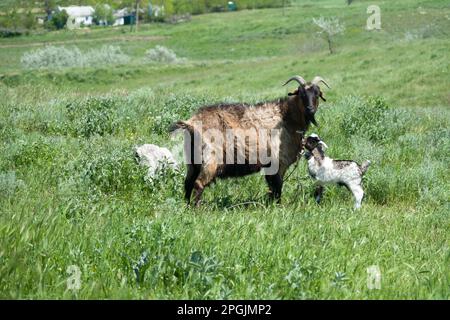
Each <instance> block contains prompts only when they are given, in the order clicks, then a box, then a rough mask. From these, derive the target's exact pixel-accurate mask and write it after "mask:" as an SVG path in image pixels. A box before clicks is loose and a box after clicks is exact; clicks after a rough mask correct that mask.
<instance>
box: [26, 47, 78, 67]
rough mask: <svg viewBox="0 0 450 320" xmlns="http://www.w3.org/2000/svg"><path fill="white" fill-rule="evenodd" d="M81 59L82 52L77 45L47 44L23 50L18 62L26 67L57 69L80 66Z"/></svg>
mask: <svg viewBox="0 0 450 320" xmlns="http://www.w3.org/2000/svg"><path fill="white" fill-rule="evenodd" d="M82 60H83V59H82V53H81V51H80V50H79V49H78V48H77V47H73V48H71V49H69V48H66V47H55V46H48V47H45V48H43V49H36V50H32V51H29V52H25V53H24V55H23V56H22V58H21V60H20V62H21V63H22V65H23V66H24V67H25V68H27V69H45V68H51V69H57V68H67V67H74V66H80V65H81V64H82Z"/></svg>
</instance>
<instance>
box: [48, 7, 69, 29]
mask: <svg viewBox="0 0 450 320" xmlns="http://www.w3.org/2000/svg"><path fill="white" fill-rule="evenodd" d="M67 19H69V15H68V14H67V12H66V11H65V10H62V11H59V12H56V13H54V14H53V16H52V19H51V20H50V21H49V24H48V25H49V26H50V27H51V28H54V29H57V30H59V29H62V28H64V27H65V26H66V24H67Z"/></svg>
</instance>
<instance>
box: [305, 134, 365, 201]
mask: <svg viewBox="0 0 450 320" xmlns="http://www.w3.org/2000/svg"><path fill="white" fill-rule="evenodd" d="M303 143H304V145H305V149H306V152H305V157H306V159H307V160H308V171H309V174H310V176H311V177H312V178H313V179H315V180H316V181H317V186H316V190H315V192H314V197H315V198H316V201H317V203H319V202H320V200H321V197H322V193H323V189H324V185H325V184H330V183H336V184H338V185H344V186H346V187H347V189H349V190H350V191H351V192H352V193H353V196H354V197H355V209H359V208H360V207H361V201H362V199H363V197H364V191H363V188H362V184H361V182H362V177H363V175H364V174H365V173H366V171H367V168H368V167H369V165H370V161H369V160H366V161H364V162H363V164H362V165H359V164H358V163H356V162H355V161H352V160H333V159H330V158H329V157H326V156H325V154H324V150H325V149H326V148H328V147H327V145H326V144H325V143H324V142H323V141H322V140H321V139H320V138H319V136H318V135H316V134H312V135H310V136H308V137H307V138H306V139H305V140H304V142H303Z"/></svg>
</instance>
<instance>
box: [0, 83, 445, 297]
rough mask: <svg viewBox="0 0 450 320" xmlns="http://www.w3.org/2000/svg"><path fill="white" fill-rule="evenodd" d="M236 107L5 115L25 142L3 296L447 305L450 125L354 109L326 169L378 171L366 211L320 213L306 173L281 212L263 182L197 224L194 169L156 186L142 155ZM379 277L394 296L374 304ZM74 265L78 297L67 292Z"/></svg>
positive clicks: (234, 185) (78, 104)
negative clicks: (201, 118) (188, 180)
mask: <svg viewBox="0 0 450 320" xmlns="http://www.w3.org/2000/svg"><path fill="white" fill-rule="evenodd" d="M233 99H235V98H233V97H223V96H222V97H221V96H214V95H211V94H210V93H205V94H193V93H190V92H186V91H185V92H183V91H180V92H177V93H170V92H168V91H166V90H144V89H141V90H137V91H135V92H132V93H130V94H129V95H126V96H124V95H121V94H114V93H111V94H108V95H105V96H94V97H85V98H84V99H77V98H71V97H67V96H64V95H61V96H59V97H57V98H55V99H53V100H52V101H51V102H43V103H41V104H39V105H36V104H33V103H28V102H27V101H26V100H25V98H23V101H22V102H20V99H19V101H15V102H14V104H15V105H14V107H12V106H11V105H10V104H8V102H7V101H3V102H2V107H1V111H2V114H3V115H4V116H5V117H6V118H8V119H12V120H13V121H11V122H7V123H5V124H4V125H5V126H6V128H4V132H9V131H13V132H14V134H13V135H10V136H9V139H8V140H3V142H2V145H1V151H2V152H1V153H0V154H1V156H0V190H2V193H1V196H0V207H1V211H2V214H1V215H0V233H1V237H0V244H1V245H0V248H1V249H0V255H1V259H2V264H1V265H0V293H1V296H2V297H7V298H57V297H58V298H59V297H66V298H69V297H76V298H113V297H115V298H200V299H203V298H287V299H290V298H381V297H383V298H406V297H408V298H448V279H449V278H448V269H447V268H446V265H447V263H448V252H449V251H448V250H449V249H448V246H446V244H445V241H446V238H447V236H446V235H447V231H448V230H447V227H446V221H448V214H447V212H448V190H449V184H448V177H449V170H448V166H447V163H446V161H447V159H446V155H448V153H449V151H450V150H449V148H450V146H449V143H448V139H447V137H448V134H449V131H448V122H449V116H448V114H447V113H446V112H444V113H442V114H443V115H445V116H443V117H441V118H436V117H430V116H429V114H428V113H423V114H422V113H419V112H415V111H408V112H404V111H403V110H401V109H398V108H393V107H392V106H389V105H387V104H386V102H384V101H383V100H382V99H379V98H371V97H369V98H356V97H353V96H349V97H347V98H345V99H343V100H341V101H338V102H337V103H334V104H331V103H329V104H325V105H324V106H322V107H321V109H320V111H319V113H318V117H317V118H318V122H319V124H320V127H319V128H314V131H316V132H318V133H319V134H320V135H321V137H322V138H323V139H324V140H325V141H326V142H327V144H328V145H329V146H330V148H329V150H328V151H327V152H328V154H329V155H330V156H331V157H333V158H346V159H355V160H357V161H362V160H365V159H371V160H373V165H372V166H371V167H370V169H369V171H368V172H367V175H366V177H365V181H364V186H365V189H366V193H367V196H366V199H365V201H364V203H363V208H362V210H361V211H359V212H354V211H352V200H351V195H350V194H349V193H348V192H347V191H346V190H344V189H340V188H336V187H329V188H327V191H326V194H325V197H324V201H323V203H322V204H321V205H320V206H317V205H316V204H315V203H314V201H313V198H312V190H313V182H312V181H311V180H309V179H308V178H307V172H306V166H305V162H304V161H301V163H300V165H299V167H298V168H297V169H296V172H295V173H294V174H293V175H292V176H291V178H290V179H289V180H288V181H287V182H286V183H285V186H284V193H283V203H282V204H281V205H274V204H269V203H268V202H266V201H265V196H264V194H265V189H266V187H265V183H264V181H263V180H264V179H262V177H260V176H258V175H254V176H250V177H247V178H241V179H239V180H226V181H218V183H217V184H215V185H214V186H212V187H210V188H208V190H207V191H206V192H205V202H204V204H203V206H202V207H201V208H200V209H197V210H192V209H190V208H187V207H185V205H184V200H183V197H182V193H183V191H182V189H183V174H184V173H183V171H184V170H182V169H180V170H168V171H165V172H161V176H160V177H159V178H158V179H153V180H151V181H149V180H146V179H145V176H146V171H145V170H144V169H143V168H141V167H140V166H139V165H138V164H137V163H136V162H135V160H134V154H133V149H134V146H135V145H137V144H140V143H143V142H150V143H156V144H159V145H162V146H166V147H170V146H171V144H172V143H173V142H172V141H171V140H170V138H169V136H168V134H167V130H166V129H167V125H168V124H169V123H170V122H172V121H173V120H175V119H185V118H187V117H188V116H189V115H190V114H191V113H192V112H193V111H194V110H195V109H196V108H198V107H199V106H201V105H204V104H208V103H214V102H216V101H221V100H222V101H227V100H228V101H229V100H233ZM249 100H251V101H252V100H255V101H256V100H258V98H257V97H250V96H249ZM17 102H18V103H17ZM47 110H52V112H47ZM42 113H44V114H46V115H47V116H45V117H42V116H41V115H42ZM349 119H350V120H349ZM30 124H33V125H32V126H31V125H30ZM380 126H381V127H382V128H383V129H382V130H381V131H377V130H379V128H380ZM291 170H292V169H291ZM374 264H375V265H378V266H379V267H380V268H381V270H382V272H383V282H382V289H381V290H375V291H373V290H372V291H371V290H369V289H368V288H367V287H366V282H367V281H366V278H367V274H366V268H367V267H368V266H370V265H374ZM70 265H76V266H78V267H79V268H80V270H81V275H82V278H81V280H82V285H81V289H80V290H79V291H71V290H68V289H67V286H66V280H67V278H68V277H69V274H67V272H66V270H67V268H68V267H69V266H70ZM255 279H258V280H257V281H256V280H255Z"/></svg>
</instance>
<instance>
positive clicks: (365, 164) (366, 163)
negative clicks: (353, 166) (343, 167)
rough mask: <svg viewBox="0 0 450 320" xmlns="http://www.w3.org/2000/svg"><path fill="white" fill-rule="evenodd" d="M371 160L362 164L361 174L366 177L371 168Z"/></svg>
mask: <svg viewBox="0 0 450 320" xmlns="http://www.w3.org/2000/svg"><path fill="white" fill-rule="evenodd" d="M370 163H371V162H370V160H366V161H364V162H363V163H362V164H361V174H362V175H364V174H365V173H366V171H367V169H368V168H369V166H370Z"/></svg>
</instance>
